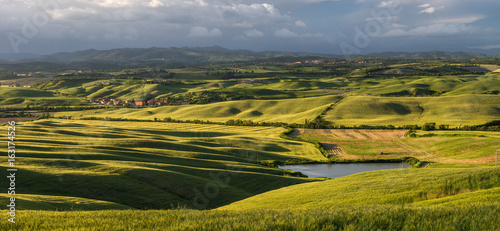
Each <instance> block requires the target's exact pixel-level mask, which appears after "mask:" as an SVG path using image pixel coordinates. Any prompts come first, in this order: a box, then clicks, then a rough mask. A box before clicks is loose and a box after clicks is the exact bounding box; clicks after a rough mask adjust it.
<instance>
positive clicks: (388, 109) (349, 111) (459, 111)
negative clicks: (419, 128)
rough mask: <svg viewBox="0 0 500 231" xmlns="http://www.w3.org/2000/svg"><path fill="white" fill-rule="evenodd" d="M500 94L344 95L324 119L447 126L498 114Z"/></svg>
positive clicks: (485, 119) (482, 120)
mask: <svg viewBox="0 0 500 231" xmlns="http://www.w3.org/2000/svg"><path fill="white" fill-rule="evenodd" d="M498 105H500V97H499V96H496V95H460V96H447V97H376V96H354V97H347V98H346V99H344V100H342V101H341V102H340V103H339V104H337V106H336V107H335V108H334V109H333V110H330V111H329V112H328V114H327V115H326V116H325V117H324V119H325V120H326V121H330V122H332V123H333V124H338V125H347V126H352V125H362V124H364V125H389V124H390V125H395V126H398V125H411V124H419V125H422V124H425V123H438V124H449V125H451V126H460V125H472V124H482V123H486V122H489V121H492V120H495V119H498V118H499V117H500V108H499V107H498Z"/></svg>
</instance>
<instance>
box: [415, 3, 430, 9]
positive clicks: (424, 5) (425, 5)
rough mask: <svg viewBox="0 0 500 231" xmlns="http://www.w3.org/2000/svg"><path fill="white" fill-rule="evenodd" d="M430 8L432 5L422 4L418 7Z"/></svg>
mask: <svg viewBox="0 0 500 231" xmlns="http://www.w3.org/2000/svg"><path fill="white" fill-rule="evenodd" d="M429 6H431V4H429V3H426V4H422V5H420V6H418V7H420V8H428V7H429Z"/></svg>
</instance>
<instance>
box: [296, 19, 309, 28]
mask: <svg viewBox="0 0 500 231" xmlns="http://www.w3.org/2000/svg"><path fill="white" fill-rule="evenodd" d="M295 26H297V27H307V24H306V23H305V22H303V21H301V20H299V21H295Z"/></svg>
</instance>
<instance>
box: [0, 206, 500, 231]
mask: <svg viewBox="0 0 500 231" xmlns="http://www.w3.org/2000/svg"><path fill="white" fill-rule="evenodd" d="M2 214H5V213H4V212H2ZM3 216H5V215H3ZM18 219H19V220H18V222H17V223H16V224H15V225H12V224H7V223H6V222H4V221H3V220H4V219H2V222H1V223H0V229H2V230H9V229H15V230H498V228H499V223H500V222H499V221H500V209H499V207H494V206H477V207H472V206H463V207H454V208H450V207H432V208H426V209H420V208H401V207H390V206H363V207H361V206H356V207H344V206H339V207H337V208H336V209H310V210H303V209H282V210H277V211H276V210H259V211H254V210H247V211H193V210H171V211H113V210H111V211H97V212H47V211H23V212H22V215H20V216H19V218H18Z"/></svg>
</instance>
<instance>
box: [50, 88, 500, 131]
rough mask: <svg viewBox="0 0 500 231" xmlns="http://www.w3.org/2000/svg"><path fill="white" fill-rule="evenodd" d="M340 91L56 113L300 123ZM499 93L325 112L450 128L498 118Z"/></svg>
mask: <svg viewBox="0 0 500 231" xmlns="http://www.w3.org/2000/svg"><path fill="white" fill-rule="evenodd" d="M339 99H341V96H322V97H311V98H299V99H284V100H243V101H228V102H221V103H212V104H206V105H189V106H164V107H158V108H135V109H134V108H121V109H119V108H117V109H103V110H93V111H81V112H61V113H57V114H56V116H62V115H71V116H73V117H75V118H79V117H102V118H104V117H111V118H132V119H149V120H152V119H154V118H159V119H163V118H166V117H171V118H174V119H181V120H187V119H190V120H193V119H199V120H210V121H217V122H225V121H227V120H230V119H244V120H253V121H256V122H262V121H265V122H285V123H301V124H303V123H304V120H305V119H308V120H311V119H313V118H315V117H316V116H318V115H320V114H321V113H322V112H323V111H324V110H325V109H327V108H328V107H329V106H330V105H331V104H334V103H336V102H337V101H338V100H339ZM498 105H500V97H499V96H496V95H460V96H443V97H376V96H348V97H344V98H343V99H342V101H340V103H338V104H337V105H336V106H335V107H334V108H333V109H330V110H329V111H328V113H327V114H326V115H325V116H324V120H325V121H327V122H329V123H331V124H334V125H346V126H353V125H394V126H399V125H414V124H418V125H423V124H425V123H437V124H448V125H451V126H452V127H458V126H461V125H477V124H483V123H486V122H489V121H493V120H496V119H498V118H499V117H500V107H499V106H498Z"/></svg>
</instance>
